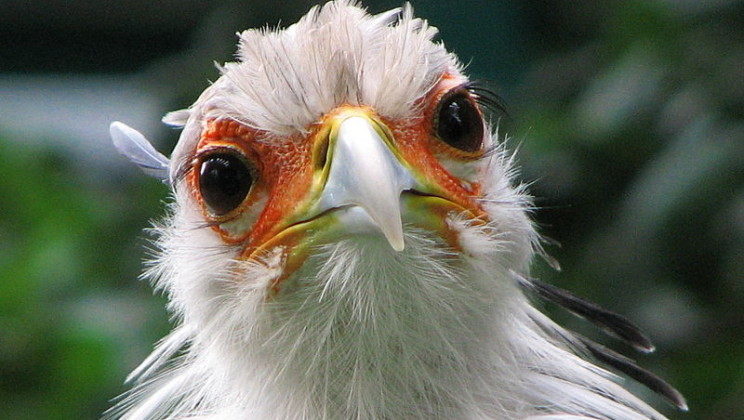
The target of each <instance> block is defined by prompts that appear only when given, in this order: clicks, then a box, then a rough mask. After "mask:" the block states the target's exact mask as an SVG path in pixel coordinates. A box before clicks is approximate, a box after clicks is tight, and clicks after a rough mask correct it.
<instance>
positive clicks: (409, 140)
mask: <svg viewBox="0 0 744 420" xmlns="http://www.w3.org/2000/svg"><path fill="white" fill-rule="evenodd" d="M460 85H462V80H460V79H459V78H455V77H452V76H449V75H446V76H444V77H443V78H442V79H441V80H440V82H439V83H438V84H437V85H436V86H435V87H434V88H433V89H432V90H431V91H430V92H429V94H427V95H426V96H425V97H423V98H422V99H421V100H420V101H419V103H418V104H417V109H420V112H419V113H418V115H417V116H415V117H413V118H410V119H406V120H392V119H389V118H386V117H385V116H383V115H377V114H376V113H375V111H374V110H373V109H371V108H369V107H364V106H352V105H342V106H340V107H338V108H336V109H334V110H332V111H331V112H329V113H328V114H326V115H324V116H323V117H322V118H321V119H320V120H319V121H318V122H317V123H315V124H313V125H312V126H311V127H309V130H308V134H306V135H304V136H303V135H300V134H297V135H294V136H291V137H289V138H286V137H285V138H278V137H275V136H271V135H270V134H268V133H266V132H262V131H259V130H255V129H252V128H249V127H246V126H245V125H243V124H241V123H240V122H238V121H235V120H231V119H213V120H209V121H207V124H206V129H205V130H204V131H203V133H202V135H201V139H200V141H199V143H198V145H197V148H196V151H195V154H194V156H195V157H194V160H193V162H192V169H193V170H190V171H189V172H188V175H187V181H188V186H189V188H190V190H191V193H192V194H193V196H194V197H195V199H196V200H197V201H198V202H199V203H200V205H201V206H202V211H203V213H204V217H205V219H206V220H207V221H208V222H209V224H210V227H211V229H213V230H214V231H215V232H217V233H218V234H219V235H220V237H221V238H222V240H223V241H224V242H225V243H227V244H233V245H241V246H242V248H243V250H242V252H241V258H242V259H252V258H256V257H257V255H258V254H259V251H261V250H265V249H267V247H268V246H269V245H271V246H272V247H273V246H282V247H284V248H285V249H288V250H294V251H295V252H291V254H292V255H291V258H289V260H291V261H289V263H290V264H289V266H293V267H297V266H299V264H301V262H302V261H304V256H306V254H307V252H306V250H307V247H308V246H310V245H312V244H313V243H315V242H316V241H318V240H321V241H322V240H323V235H320V236H318V230H322V229H323V225H319V224H314V223H312V222H313V221H314V220H315V219H316V218H319V216H321V215H318V214H310V212H309V208H310V207H311V205H312V204H313V203H314V202H315V201H316V200H317V199H318V197H319V196H320V193H321V192H322V189H323V181H322V180H321V179H320V178H319V177H320V175H319V173H320V172H321V171H322V169H323V167H324V166H325V165H329V164H330V162H326V159H327V156H328V155H327V153H326V152H327V149H328V142H329V139H328V136H329V126H330V124H331V121H332V120H333V119H334V118H336V117H337V116H338V115H339V114H341V113H344V112H348V111H349V110H352V109H353V112H355V113H357V112H361V113H364V114H366V115H369V116H370V118H373V119H376V120H377V121H379V122H381V123H382V124H381V126H382V127H383V130H385V131H388V132H387V133H386V137H388V138H389V140H390V142H391V144H392V148H393V149H394V150H391V151H392V153H393V154H394V155H395V156H397V158H398V159H399V160H400V161H401V163H402V164H403V165H405V166H406V167H408V168H409V169H410V171H411V173H412V174H414V176H415V177H416V179H419V180H422V182H423V183H425V185H426V186H427V190H426V191H411V192H407V191H404V193H403V196H405V200H404V201H406V203H409V204H408V207H409V208H411V209H413V210H412V211H413V212H416V213H418V212H419V211H421V212H427V213H428V214H433V215H434V216H433V217H435V218H436V219H439V221H440V222H441V223H439V225H440V226H439V227H438V228H437V230H443V231H440V235H441V236H442V238H443V239H445V240H446V241H447V242H448V243H449V244H450V246H452V247H453V248H456V249H457V248H459V245H458V244H457V239H456V235H455V234H454V232H451V231H449V228H448V227H446V223H444V220H446V218H447V216H448V214H450V213H451V212H452V211H458V212H460V213H462V212H463V211H465V212H467V213H468V216H469V217H472V218H473V219H475V220H481V221H485V211H484V210H483V208H482V207H481V205H480V204H479V201H478V200H477V198H478V197H480V196H481V195H482V190H481V186H480V184H478V183H475V182H471V181H467V180H462V179H458V178H456V177H455V176H453V175H452V174H451V173H449V172H448V171H447V170H446V169H445V168H444V167H443V166H442V164H441V163H440V161H439V159H438V156H446V157H448V158H449V159H453V160H461V161H468V160H473V159H477V158H478V157H480V156H482V154H483V150H480V151H479V152H477V153H466V152H463V151H460V150H456V149H454V148H452V147H450V146H449V145H447V144H445V143H444V142H442V141H441V140H440V139H438V138H437V137H436V134H435V133H434V131H435V130H434V128H433V127H434V124H435V123H434V118H435V116H436V113H437V105H438V102H439V99H440V98H441V97H442V96H443V95H444V94H445V93H447V92H448V91H450V90H451V89H456V88H458V87H459V86H460ZM219 149H232V150H234V151H237V152H239V154H241V155H242V156H243V157H244V158H245V160H246V162H247V163H248V166H250V167H251V168H252V171H253V185H252V187H251V190H250V192H249V193H248V196H247V197H246V199H245V200H244V201H243V203H242V204H241V205H240V206H238V207H237V208H236V209H235V210H233V211H231V212H229V213H228V214H226V215H224V216H220V217H216V216H214V215H212V214H211V213H210V211H209V209H208V208H207V206H206V205H205V204H204V201H203V199H202V197H201V194H200V193H199V167H198V166H199V161H200V160H199V159H200V156H202V155H204V154H205V153H208V152H211V151H214V150H219ZM360 175H363V174H360ZM402 200H403V198H402ZM411 203H413V204H411ZM409 211H411V210H409ZM403 217H404V218H406V215H405V214H404V215H403ZM427 217H432V216H427ZM418 220H420V218H417V217H411V218H410V220H408V219H406V220H405V221H406V222H407V223H409V222H410V223H413V224H416V223H417V221H418ZM305 222H310V223H305ZM319 228H320V229H319ZM426 228H428V229H431V228H432V226H426ZM318 238H320V239H318ZM288 268H291V267H288ZM284 271H285V272H288V273H291V271H293V270H290V269H285V270H284Z"/></svg>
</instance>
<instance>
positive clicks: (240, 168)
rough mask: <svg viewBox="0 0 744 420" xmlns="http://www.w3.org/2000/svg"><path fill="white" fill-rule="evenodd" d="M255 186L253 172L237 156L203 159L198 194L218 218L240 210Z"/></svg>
mask: <svg viewBox="0 0 744 420" xmlns="http://www.w3.org/2000/svg"><path fill="white" fill-rule="evenodd" d="M252 184H253V177H252V176H251V171H250V170H249V169H248V167H247V166H246V164H245V162H244V161H243V159H242V158H240V157H239V156H236V155H235V154H234V153H228V152H220V153H211V154H208V155H206V156H204V157H203V158H202V162H201V167H200V169H199V191H200V192H201V196H202V198H203V199H204V203H205V204H206V205H207V207H208V208H209V210H210V211H211V212H212V213H214V215H215V216H224V215H225V214H227V213H229V212H230V211H232V210H234V209H235V208H236V207H238V206H239V205H240V203H242V202H243V200H244V199H245V196H246V195H248V191H250V189H251V185H252Z"/></svg>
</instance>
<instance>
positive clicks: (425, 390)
mask: <svg viewBox="0 0 744 420" xmlns="http://www.w3.org/2000/svg"><path fill="white" fill-rule="evenodd" d="M435 34H436V29H435V28H433V27H431V26H429V25H428V24H427V22H426V21H425V20H422V19H419V18H415V17H413V13H412V9H411V7H410V6H408V5H405V6H403V7H402V8H399V9H394V10H390V11H387V12H384V13H381V14H377V15H370V14H368V13H367V12H366V11H365V10H364V9H363V8H361V7H360V6H359V5H358V4H356V3H355V2H352V1H349V0H337V1H331V2H329V3H327V4H325V5H323V6H318V7H314V8H312V9H311V10H310V11H309V13H308V14H307V15H306V16H305V17H303V18H302V19H301V20H300V21H299V22H297V23H295V24H293V25H291V26H289V27H287V28H286V29H283V30H279V29H277V30H270V29H260V30H247V31H244V32H242V33H241V34H240V43H239V48H238V55H237V61H236V62H231V63H227V64H225V65H224V66H222V67H220V72H221V77H220V78H219V79H217V80H216V81H215V82H214V83H213V84H212V85H211V86H209V87H208V88H207V89H206V90H205V91H204V92H203V93H202V94H201V96H200V97H199V98H198V99H197V100H196V102H195V103H194V104H193V105H192V106H191V107H190V108H189V109H186V110H181V111H176V112H172V113H170V114H168V115H166V116H165V117H164V119H163V120H164V122H165V123H166V124H169V125H172V126H178V127H182V128H183V131H182V133H181V136H180V139H179V142H178V145H177V146H176V147H175V149H174V151H173V153H172V155H171V157H170V159H168V158H166V157H165V156H163V155H161V154H160V153H159V152H157V151H156V150H155V149H154V148H153V147H152V146H151V145H150V143H149V142H148V141H147V140H146V139H145V137H144V136H143V135H142V134H140V133H139V132H137V131H136V130H134V129H133V128H130V127H128V126H127V125H125V124H123V123H120V122H114V123H112V124H111V135H112V137H113V141H114V143H115V145H116V146H117V148H118V149H119V151H120V152H121V153H122V154H124V155H125V156H127V157H129V158H130V159H131V160H132V161H133V162H134V163H135V164H137V165H138V166H140V167H141V168H142V169H143V170H145V172H147V173H148V174H150V175H153V176H155V177H158V178H161V179H162V180H164V181H165V182H167V183H168V184H170V186H171V187H172V190H173V203H172V205H171V207H170V212H169V215H168V217H167V218H166V219H165V221H164V222H162V223H160V224H157V225H156V226H155V227H154V231H155V232H156V234H157V238H158V239H157V240H156V244H157V249H158V252H157V256H156V257H155V258H154V260H153V261H152V262H151V263H150V266H149V270H148V271H147V272H146V276H147V277H148V278H149V279H151V281H152V282H153V284H154V287H155V288H156V289H158V290H162V291H164V293H165V294H166V295H167V296H168V298H169V304H168V308H169V310H170V311H171V312H172V314H173V319H174V324H175V327H174V329H173V331H172V332H171V333H170V334H169V335H168V336H166V337H165V338H164V339H163V340H162V341H161V342H160V343H159V344H158V345H157V347H156V349H155V351H154V352H153V353H152V354H151V355H150V356H149V357H148V358H147V359H146V360H145V361H144V362H143V363H142V364H141V365H140V366H139V367H138V368H137V369H136V370H135V371H134V372H133V373H132V374H131V376H130V377H129V379H128V380H129V381H131V382H133V383H134V385H133V389H132V390H131V391H130V392H129V393H128V394H126V395H124V396H123V397H122V398H121V399H120V401H119V402H118V403H117V404H116V405H115V406H114V407H113V408H112V409H111V410H109V412H107V414H106V416H108V417H109V418H123V419H197V418H198V419H272V420H274V419H278V420H290V419H291V420H301V419H308V420H309V419H339V420H349V419H387V420H398V419H458V420H459V419H533V420H538V419H539V420H568V419H571V420H578V419H630V420H632V419H664V418H665V417H664V416H663V415H662V414H660V413H658V412H657V411H656V410H655V409H653V408H652V407H650V406H649V405H648V404H647V403H645V402H643V401H642V400H641V399H639V398H638V397H636V396H634V395H633V394H632V393H630V392H629V391H628V390H626V389H625V388H624V385H623V382H622V380H620V378H619V377H618V376H616V375H615V374H614V373H611V370H615V371H619V372H621V373H623V374H625V376H627V377H630V378H632V379H634V380H636V381H638V382H641V383H643V384H645V385H646V386H647V387H649V388H650V389H651V390H653V391H655V392H657V393H659V394H660V395H662V396H663V397H665V398H666V399H667V400H669V401H671V403H672V404H674V405H676V406H677V407H679V408H680V409H683V410H684V409H686V405H685V401H684V399H683V397H682V396H681V395H680V394H679V393H678V392H677V391H676V390H675V389H674V388H672V387H671V386H670V385H668V384H667V383H666V382H664V381H663V380H661V379H660V378H659V377H657V376H655V375H654V374H652V373H650V372H648V371H646V370H644V369H642V368H640V367H638V366H637V365H636V364H635V363H634V362H633V361H632V360H631V359H628V358H626V357H624V356H622V355H620V354H618V353H616V352H614V351H612V350H610V349H608V348H606V347H604V346H601V345H599V344H597V343H595V342H593V341H591V340H589V339H587V338H585V337H583V336H581V335H579V334H577V333H574V332H571V331H568V330H567V329H564V328H562V327H560V326H559V325H557V324H556V323H555V322H553V321H552V320H551V319H549V318H548V317H547V316H546V315H544V314H543V313H542V312H540V311H539V310H538V309H536V307H535V306H533V304H532V303H531V301H532V300H534V299H545V300H548V301H552V302H555V303H557V304H558V305H561V306H563V307H565V308H566V309H568V310H569V311H571V312H573V313H575V314H577V315H579V316H582V317H584V318H586V319H587V320H589V321H592V322H594V323H595V324H597V325H598V326H600V327H601V328H602V329H604V330H605V331H608V332H610V333H612V335H614V336H616V337H619V338H620V339H622V340H624V341H626V342H627V343H629V344H631V345H632V346H633V347H635V348H636V349H638V350H640V351H642V352H650V351H652V350H653V346H652V344H651V342H650V341H649V340H648V339H647V338H646V337H645V336H644V335H643V334H642V333H641V332H640V331H639V330H638V329H637V328H636V327H634V326H633V325H632V324H631V323H630V322H628V321H627V320H626V319H625V318H623V317H621V316H619V315H617V314H615V313H612V312H610V311H607V310H604V309H602V308H600V307H598V306H597V305H595V304H592V303H590V302H587V301H585V300H582V299H581V298H579V297H577V296H575V295H573V294H571V293H570V292H567V291H565V290H562V289H559V288H556V287H555V286H551V285H549V284H546V283H543V282H540V281H538V280H537V279H534V278H532V277H530V274H529V266H530V263H531V261H532V260H533V257H534V256H536V255H542V254H544V252H543V250H542V246H541V238H540V236H539V235H538V233H537V232H536V229H535V226H534V223H533V222H532V221H531V219H530V212H531V211H532V210H533V204H532V202H531V198H530V197H529V196H528V194H527V192H526V189H525V187H524V186H522V185H520V184H518V183H516V182H515V180H514V178H515V167H514V162H513V158H512V155H511V154H510V153H508V152H507V151H506V150H505V147H504V139H503V138H501V139H500V138H499V136H498V134H497V133H496V130H495V129H494V127H492V126H491V124H490V122H489V121H488V118H485V117H484V109H487V108H489V107H499V101H498V99H497V98H496V97H494V96H493V95H492V94H491V93H489V91H488V90H487V89H484V88H483V87H482V86H481V85H479V84H478V83H474V82H471V81H469V80H468V78H467V77H466V76H465V75H464V74H463V66H462V65H461V64H460V62H459V61H458V59H457V58H456V57H455V56H454V55H453V54H451V53H449V52H447V51H446V50H445V48H444V46H443V45H442V44H441V43H437V42H434V41H433V40H432V39H433V37H434V36H435Z"/></svg>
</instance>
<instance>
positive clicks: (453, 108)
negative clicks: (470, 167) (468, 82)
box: [435, 89, 483, 153]
mask: <svg viewBox="0 0 744 420" xmlns="http://www.w3.org/2000/svg"><path fill="white" fill-rule="evenodd" d="M435 129H436V133H437V136H438V137H439V138H440V139H442V141H444V142H445V143H447V144H449V145H450V146H452V147H454V148H455V149H459V150H462V151H463V152H468V153H475V152H477V151H479V150H480V149H481V146H482V145H483V118H482V117H481V113H480V112H479V111H478V108H476V105H475V102H474V101H473V100H472V99H471V98H470V96H469V95H468V93H467V91H466V90H465V89H457V90H455V91H454V92H450V93H447V94H445V95H444V97H443V98H442V100H441V101H440V103H439V109H438V110H437V115H436V122H435Z"/></svg>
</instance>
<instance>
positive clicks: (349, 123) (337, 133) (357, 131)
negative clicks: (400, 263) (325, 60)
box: [313, 112, 416, 251]
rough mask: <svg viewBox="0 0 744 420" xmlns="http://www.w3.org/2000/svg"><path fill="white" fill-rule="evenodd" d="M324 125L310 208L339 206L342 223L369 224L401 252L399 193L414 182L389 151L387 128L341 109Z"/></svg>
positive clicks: (360, 226)
mask: <svg viewBox="0 0 744 420" xmlns="http://www.w3.org/2000/svg"><path fill="white" fill-rule="evenodd" d="M348 114H350V115H348ZM330 124H331V127H330V133H329V136H328V152H327V158H326V165H325V167H324V168H323V172H324V173H323V174H322V176H321V178H325V183H324V186H323V189H322V193H321V195H320V199H319V200H318V201H317V203H316V205H315V206H314V209H313V213H316V214H321V213H323V212H326V211H329V210H341V211H340V212H339V214H338V217H339V220H340V221H341V223H342V224H343V225H345V226H346V227H347V228H351V229H353V230H356V231H363V230H365V228H375V229H377V230H378V231H379V232H380V233H382V234H383V235H384V237H385V239H387V241H388V243H389V244H390V246H391V247H392V248H393V249H394V250H396V251H402V250H403V249H404V247H405V243H404V239H403V222H402V219H401V209H400V195H401V193H402V192H403V191H405V190H409V189H412V188H414V186H415V184H416V182H415V180H414V178H413V175H412V174H411V171H410V170H409V169H408V168H406V167H405V166H403V164H402V163H401V162H400V161H399V160H398V158H397V157H396V156H395V154H394V153H393V152H392V151H391V150H394V149H393V145H392V141H391V138H390V135H389V134H388V133H389V131H388V130H387V127H385V126H384V124H383V123H381V122H378V121H376V120H375V119H373V118H371V117H370V116H368V115H366V113H362V112H349V113H342V114H341V115H339V116H336V117H334V119H333V120H332V121H331V122H330ZM321 141H322V140H321ZM321 182H322V181H321Z"/></svg>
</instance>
